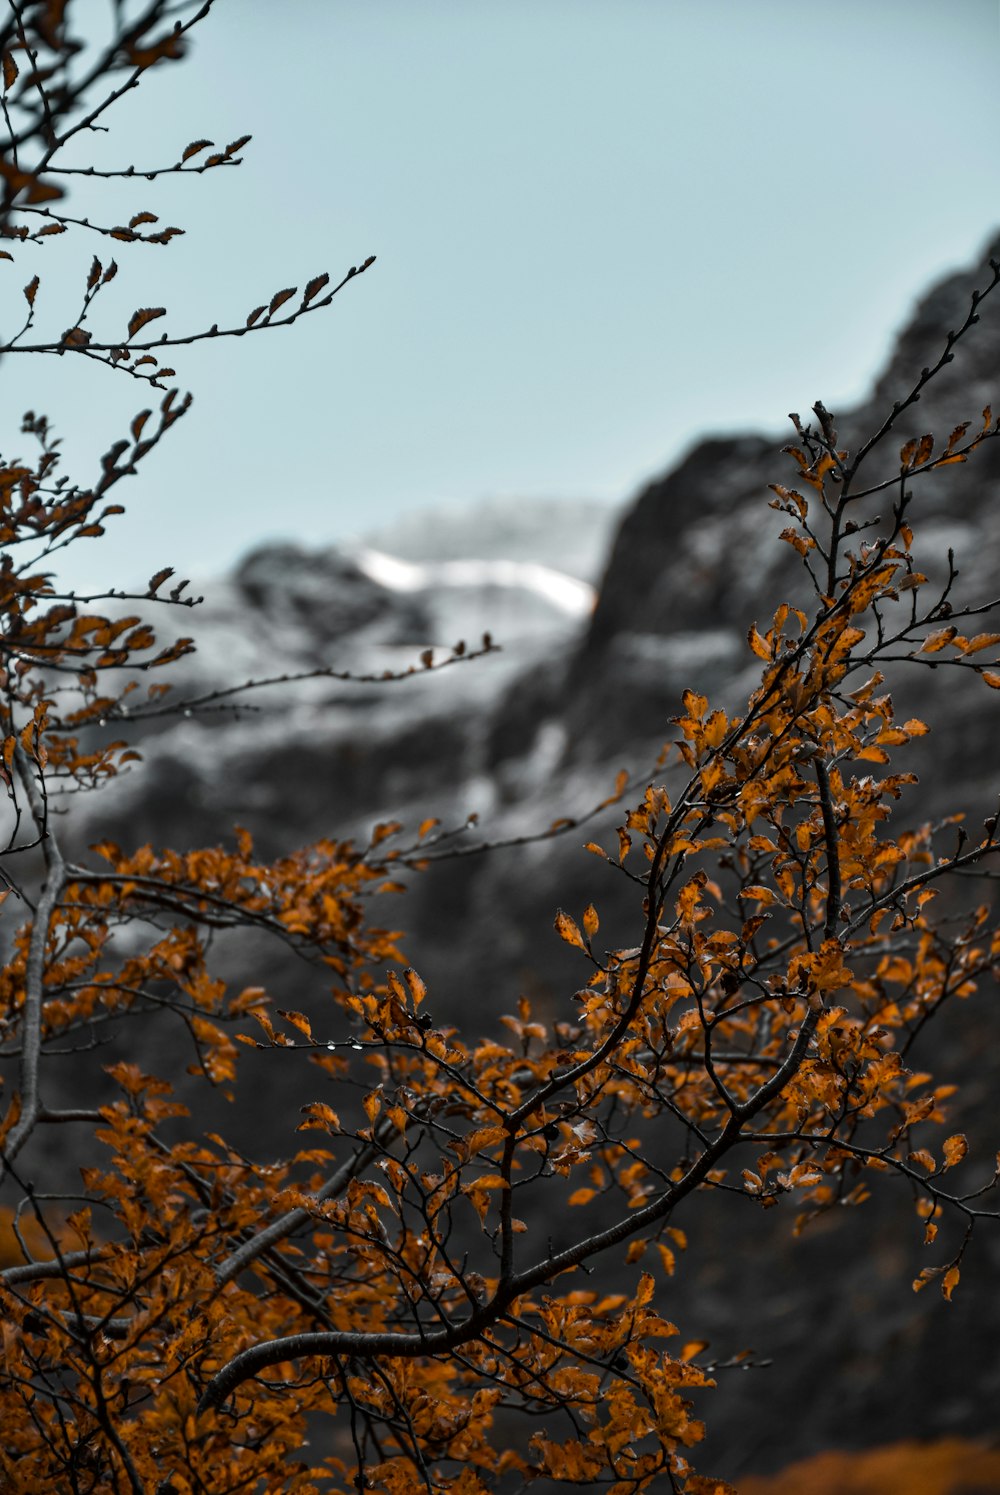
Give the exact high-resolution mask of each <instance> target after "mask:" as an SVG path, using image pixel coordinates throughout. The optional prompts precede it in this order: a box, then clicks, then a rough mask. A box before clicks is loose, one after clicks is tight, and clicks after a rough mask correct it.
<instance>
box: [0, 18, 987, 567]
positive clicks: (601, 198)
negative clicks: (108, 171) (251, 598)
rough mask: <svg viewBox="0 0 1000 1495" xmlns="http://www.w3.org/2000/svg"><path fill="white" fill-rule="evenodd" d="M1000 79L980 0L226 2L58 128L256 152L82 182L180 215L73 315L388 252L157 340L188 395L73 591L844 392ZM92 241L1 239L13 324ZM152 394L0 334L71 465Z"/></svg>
mask: <svg viewBox="0 0 1000 1495" xmlns="http://www.w3.org/2000/svg"><path fill="white" fill-rule="evenodd" d="M88 6H90V7H92V9H93V14H94V18H95V20H94V24H95V27H97V26H98V25H99V24H100V22H101V19H102V18H103V16H104V15H105V13H106V11H107V8H108V7H107V6H106V5H104V4H99V3H98V0H84V3H83V5H82V10H83V12H84V14H86V13H87V10H88ZM998 77H1000V9H998V5H997V0H956V3H953V4H952V5H949V6H942V5H941V4H940V3H938V0H877V3H874V0H838V3H837V4H836V5H830V4H829V3H828V0H824V3H815V0H755V3H750V0H697V3H696V0H282V3H281V4H280V5H277V4H275V3H273V0H218V3H217V4H216V6H215V9H214V10H213V11H212V13H211V14H210V16H209V18H208V20H207V21H206V22H205V23H204V24H203V25H202V26H200V27H199V28H198V31H197V32H196V34H195V41H194V45H193V48H192V51H191V54H190V55H189V57H188V58H187V59H185V60H184V61H182V62H180V63H177V64H174V65H170V66H165V67H161V68H158V69H156V70H154V71H153V72H152V73H151V74H149V75H148V76H147V78H146V80H145V81H144V83H143V86H142V87H141V88H140V89H138V90H136V91H134V92H133V93H132V94H130V95H128V96H126V97H125V98H123V99H122V100H121V102H120V103H119V105H118V106H116V108H115V110H114V111H113V112H112V113H110V114H109V116H108V119H107V123H108V124H109V126H110V127H111V128H110V132H109V134H107V135H106V136H105V135H101V136H99V137H89V138H88V140H87V141H86V142H85V144H84V147H83V148H82V149H81V151H80V152H79V154H78V156H77V157H76V158H75V159H77V160H78V161H79V162H80V163H81V164H87V163H89V162H91V161H92V162H94V163H96V164H98V165H126V164H128V163H130V162H131V163H133V164H135V165H136V167H137V168H140V169H141V168H142V167H144V166H155V165H163V164H167V163H169V162H170V161H173V160H175V159H176V158H177V156H178V155H179V153H180V150H181V149H182V148H183V147H184V146H185V145H186V144H187V143H188V141H191V140H194V139H196V138H200V137H204V136H207V137H209V138H211V139H213V140H215V141H216V142H217V143H218V144H220V145H223V144H225V143H226V142H228V141H229V140H232V139H234V138H235V137H237V136H239V135H242V134H245V133H252V135H253V140H252V142H251V144H250V145H249V146H248V147H247V148H246V151H245V152H244V156H245V164H244V165H243V166H241V167H240V168H239V169H238V170H225V171H215V172H213V173H210V174H206V175H204V176H192V177H190V178H184V179H180V180H178V179H177V178H166V179H163V180H161V181H158V182H151V183H147V182H145V181H131V182H128V183H125V184H121V183H105V182H100V181H93V182H84V183H82V185H78V186H76V187H75V188H74V194H73V196H72V198H71V199H70V203H69V206H70V210H71V211H75V212H77V213H79V214H81V216H90V217H91V218H92V219H94V220H95V221H104V222H113V221H121V220H122V219H123V218H127V217H129V216H131V215H132V214H133V213H135V212H138V211H140V210H149V211H152V212H155V213H157V214H159V215H160V218H161V220H162V223H163V224H176V225H178V226H179V227H182V228H184V229H185V235H184V237H183V238H177V239H175V240H173V242H172V243H171V244H170V245H169V246H166V247H159V246H144V245H133V246H128V245H115V246H113V248H114V252H115V258H116V259H117V261H118V264H119V274H118V277H117V279H116V280H115V281H114V282H113V283H112V285H111V286H109V287H108V290H107V292H105V293H103V294H102V298H101V304H102V305H103V311H101V310H98V309H97V308H95V312H94V314H93V316H92V318H91V324H90V325H92V326H93V329H94V333H95V336H96V335H99V334H102V333H106V334H107V336H108V337H114V336H117V335H118V333H119V330H120V329H123V328H124V325H125V323H126V322H127V320H128V317H129V315H130V314H131V312H132V311H133V310H134V309H135V308H136V307H140V306H165V307H167V308H168V313H169V315H168V317H167V318H166V319H164V320H162V321H161V322H160V323H159V324H158V327H159V328H163V329H166V330H168V331H169V332H171V333H181V332H189V331H195V330H198V329H199V328H201V327H205V326H208V325H210V324H211V323H212V322H213V321H215V322H218V323H219V325H220V326H227V325H241V324H242V322H243V321H244V320H245V318H246V315H247V313H248V312H249V311H250V310H251V308H252V307H254V306H255V305H257V304H258V303H259V302H261V301H265V300H267V299H268V298H269V297H270V295H271V294H272V293H273V292H274V291H276V290H278V289H280V288H282V287H284V286H291V285H296V286H299V287H302V286H304V284H305V282H306V281H307V280H308V279H309V278H310V277H312V276H314V275H316V274H318V273H319V272H320V271H321V270H328V271H329V272H330V274H331V276H332V277H333V279H334V280H337V279H339V278H340V275H342V274H343V273H344V271H346V270H347V268H348V267H349V266H350V265H352V264H357V263H360V262H361V261H362V260H363V259H364V258H365V257H366V256H368V255H369V254H374V255H376V256H377V261H376V264H375V265H374V266H373V267H372V268H371V270H370V271H368V272H367V273H366V274H365V275H364V276H362V277H360V278H359V279H358V280H357V281H356V282H355V283H352V284H351V285H349V286H348V287H346V289H345V290H344V291H343V292H342V293H341V295H340V296H338V297H337V298H336V300H335V301H334V303H333V304H332V305H331V306H330V307H329V308H328V309H327V310H325V311H321V312H318V313H317V314H316V315H314V316H310V317H308V318H306V319H304V320H303V321H302V322H300V323H299V324H298V325H297V326H296V327H294V328H291V329H283V330H274V331H271V332H262V333H260V334H258V335H255V336H251V337H244V338H241V339H219V340H217V341H214V342H213V343H211V344H210V345H202V346H200V347H199V346H195V347H193V348H190V349H178V350H177V354H176V358H175V359H174V360H172V361H174V362H175V363H176V367H177V370H178V383H179V384H180V386H181V388H182V389H190V390H191V391H192V392H193V394H194V396H195V403H194V405H193V407H192V410H191V411H190V413H189V414H188V415H187V416H186V417H185V418H184V420H183V421H182V422H180V423H179V424H178V426H176V427H175V428H174V430H173V431H172V432H171V433H170V436H169V438H168V440H167V441H166V442H165V444H164V445H163V446H162V447H161V448H160V449H159V450H158V451H157V452H156V453H154V454H153V455H152V456H151V457H150V458H149V459H148V460H147V462H146V463H145V465H144V467H143V468H142V469H141V470H140V475H139V476H138V477H136V478H134V479H130V480H129V484H128V486H127V487H126V488H124V490H123V489H121V488H120V489H119V492H120V493H121V492H123V491H124V498H125V501H126V502H127V504H128V509H129V512H128V513H127V515H125V516H123V517H122V518H119V519H118V520H116V521H114V522H113V525H109V529H108V534H107V536H106V537H105V538H104V539H102V540H99V541H95V542H93V543H89V544H81V545H80V546H78V547H77V549H76V550H75V551H73V552H70V553H68V554H67V555H66V557H65V560H64V562H63V563H62V566H61V570H60V573H59V574H60V576H61V578H62V580H63V582H64V584H66V585H70V586H75V587H77V588H86V589H90V588H97V587H101V586H106V585H110V584H113V585H125V584H132V583H135V582H137V581H140V580H144V579H145V578H146V577H147V576H148V575H149V574H150V573H151V572H152V571H154V570H156V569H158V568H159V567H160V566H163V565H173V566H175V567H176V568H177V569H178V571H180V572H181V573H182V574H184V575H192V576H194V577H196V578H206V577H210V576H211V575H213V574H216V575H217V574H219V573H221V572H222V571H223V570H224V569H226V568H227V567H229V566H231V565H232V564H233V563H234V562H235V561H236V560H237V559H238V557H239V556H240V555H242V554H243V553H245V552H246V551H247V550H249V549H251V548H253V547H256V546H259V545H262V544H266V543H268V542H271V541H275V540H279V539H280V540H288V539H292V540H297V541H299V542H300V543H303V544H307V545H322V544H328V543H331V542H336V541H337V540H338V539H345V538H349V537H354V536H358V535H362V534H364V533H366V532H368V531H370V530H372V529H373V528H376V527H377V528H380V529H384V528H385V527H386V526H389V527H390V530H391V524H392V521H393V520H394V519H395V518H397V517H398V516H401V515H406V514H412V513H413V512H419V511H421V510H425V509H439V508H441V507H442V506H445V507H455V506H461V505H467V504H473V503H475V502H476V501H477V500H481V499H484V498H491V499H496V498H504V497H512V496H516V497H526V498H533V497H563V498H570V499H572V498H596V499H601V500H605V501H607V502H609V503H622V502H624V501H625V500H627V499H628V498H629V497H630V496H631V495H633V494H634V493H635V492H636V491H637V489H638V487H639V486H640V485H641V484H642V483H643V482H644V481H645V480H647V479H648V478H650V477H652V476H654V475H655V474H657V473H659V472H662V471H663V470H664V469H665V468H666V467H667V466H668V465H670V464H671V463H673V462H674V461H675V460H676V459H677V458H678V457H679V456H680V455H681V454H682V453H683V452H684V450H685V449H686V448H688V447H689V446H690V445H691V444H692V443H693V442H695V441H696V440H697V439H698V438H700V437H701V436H703V435H706V434H708V433H718V432H725V431H729V432H732V431H746V430H750V429H754V430H762V431H765V432H774V433H775V435H776V437H781V436H783V435H784V431H785V417H786V413H787V412H788V411H790V410H805V409H807V408H808V406H809V405H810V404H811V403H812V402H813V401H814V400H816V399H818V398H821V399H823V401H824V403H825V404H826V405H827V406H828V407H829V408H830V409H832V410H834V411H836V409H837V408H838V406H841V407H843V406H844V405H846V404H849V403H851V402H854V401H855V400H858V399H859V398H861V397H862V396H863V394H864V393H865V391H866V390H867V388H868V387H869V386H870V383H871V381H872V379H873V377H874V376H875V374H876V373H877V371H878V370H879V368H880V366H881V365H882V363H883V362H884V360H885V359H886V357H887V355H888V352H889V349H890V346H891V342H892V339H893V336H894V334H895V333H896V331H897V330H898V329H899V328H900V327H901V325H902V324H903V322H904V321H905V319H906V317H907V314H908V312H909V311H910V309H911V308H912V306H913V303H914V300H915V298H916V297H917V296H919V295H920V294H921V293H922V292H923V291H924V290H925V289H926V287H927V286H928V284H929V282H931V281H932V280H933V279H934V278H935V277H936V276H938V275H939V274H941V273H942V272H944V271H947V270H950V269H953V268H958V267H964V266H966V265H972V264H973V263H974V262H975V261H976V260H977V258H978V257H979V256H981V254H982V252H983V250H984V248H985V245H986V243H987V240H988V238H989V236H990V235H991V233H992V232H995V230H996V228H997V225H998V222H1000V158H998V153H997V150H996V143H997V140H998V138H1000V128H998V127H1000V102H998V101H1000V89H998V88H997V81H998ZM74 180H75V181H76V182H79V179H74ZM95 252H96V253H97V254H98V256H99V257H101V258H102V259H104V261H105V262H106V261H107V259H109V258H110V257H111V252H112V245H111V242H110V241H109V240H107V239H98V238H97V237H96V236H94V235H88V234H86V233H84V232H81V233H74V234H65V235H63V236H62V237H61V238H59V239H51V240H49V241H48V242H47V243H46V244H44V245H40V246H37V247H34V246H25V247H24V248H22V249H20V250H19V251H18V260H17V266H16V268H15V267H12V266H10V265H8V264H6V263H4V264H3V265H2V266H0V270H2V273H3V275H4V276H6V277H7V286H8V289H7V292H6V294H5V296H4V297H3V298H0V305H2V306H4V307H5V308H6V310H5V313H4V316H5V320H8V325H9V319H10V318H11V317H12V316H16V317H17V318H18V319H20V314H21V313H20V310H18V309H17V308H18V305H20V308H21V310H23V303H22V302H21V301H20V287H21V285H22V284H24V282H25V281H26V280H27V279H28V278H29V276H30V275H31V274H33V273H35V272H36V271H37V273H39V274H40V276H41V277H42V285H41V288H40V290H39V294H38V301H37V307H38V312H39V327H40V328H45V327H48V328H50V329H51V330H52V331H53V332H54V333H55V335H56V336H58V335H59V333H61V331H62V330H63V329H64V328H65V327H66V326H68V325H70V324H71V322H72V320H73V319H74V309H75V307H76V306H77V304H78V302H79V296H80V290H81V287H82V284H83V281H84V279H85V276H86V273H87V270H88V268H89V266H90V262H91V258H92V256H93V254H94V253H95ZM24 272H27V273H24ZM12 307H13V308H14V310H13V311H11V308H12ZM149 393H150V392H149V391H146V390H144V389H142V388H140V387H138V386H137V385H136V384H135V383H134V382H133V381H131V380H129V379H128V378H126V377H125V376H124V375H121V374H118V375H116V374H114V373H112V372H110V371H107V370H104V369H101V368H98V367H96V366H95V365H94V364H93V363H92V362H89V361H87V360H84V359H80V358H78V359H73V358H68V357H67V358H64V359H59V360H56V359H47V358H44V359H43V358H27V357H26V358H23V359H17V358H8V359H6V360H5V362H4V364H3V365H2V366H0V395H2V401H3V406H2V410H3V413H2V415H0V446H2V450H3V453H4V455H5V456H6V457H9V456H11V455H13V454H15V453H23V452H24V451H25V450H26V447H25V438H23V437H22V436H20V434H19V432H18V426H19V416H20V413H21V412H22V411H23V410H25V409H28V408H33V409H35V410H41V411H45V412H46V413H47V414H48V415H49V417H50V419H51V420H52V421H53V423H54V424H55V425H56V426H57V427H58V429H59V431H60V433H61V434H62V436H63V439H64V451H65V454H66V467H65V470H66V471H67V472H69V473H70V474H71V475H72V477H73V478H74V480H76V481H80V482H91V481H93V479H94V477H95V476H96V472H97V471H98V469H99V457H100V454H101V453H102V452H103V451H104V450H106V448H107V447H108V446H109V445H110V444H111V442H112V441H113V440H115V439H116V438H117V437H118V436H120V435H123V434H124V433H125V429H126V426H127V422H128V420H129V419H130V418H131V416H132V415H133V414H134V413H135V412H136V411H137V410H139V409H141V408H143V407H144V406H145V405H147V404H149V403H150V400H149ZM152 393H153V394H154V396H155V391H154V392H152ZM157 398H158V397H157Z"/></svg>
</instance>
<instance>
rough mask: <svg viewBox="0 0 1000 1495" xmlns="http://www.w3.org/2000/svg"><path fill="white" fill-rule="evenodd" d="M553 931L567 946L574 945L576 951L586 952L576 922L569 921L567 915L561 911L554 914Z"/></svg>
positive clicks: (585, 944)
mask: <svg viewBox="0 0 1000 1495" xmlns="http://www.w3.org/2000/svg"><path fill="white" fill-rule="evenodd" d="M555 930H556V934H558V936H559V938H560V939H561V940H565V941H566V943H567V945H575V946H576V948H577V949H578V950H586V948H587V943H586V941H585V939H584V938H583V935H582V934H581V933H580V930H579V926H578V925H577V923H576V920H575V919H571V918H570V916H569V914H564V913H563V911H562V909H560V910H559V912H558V913H557V914H556V917H555Z"/></svg>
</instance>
